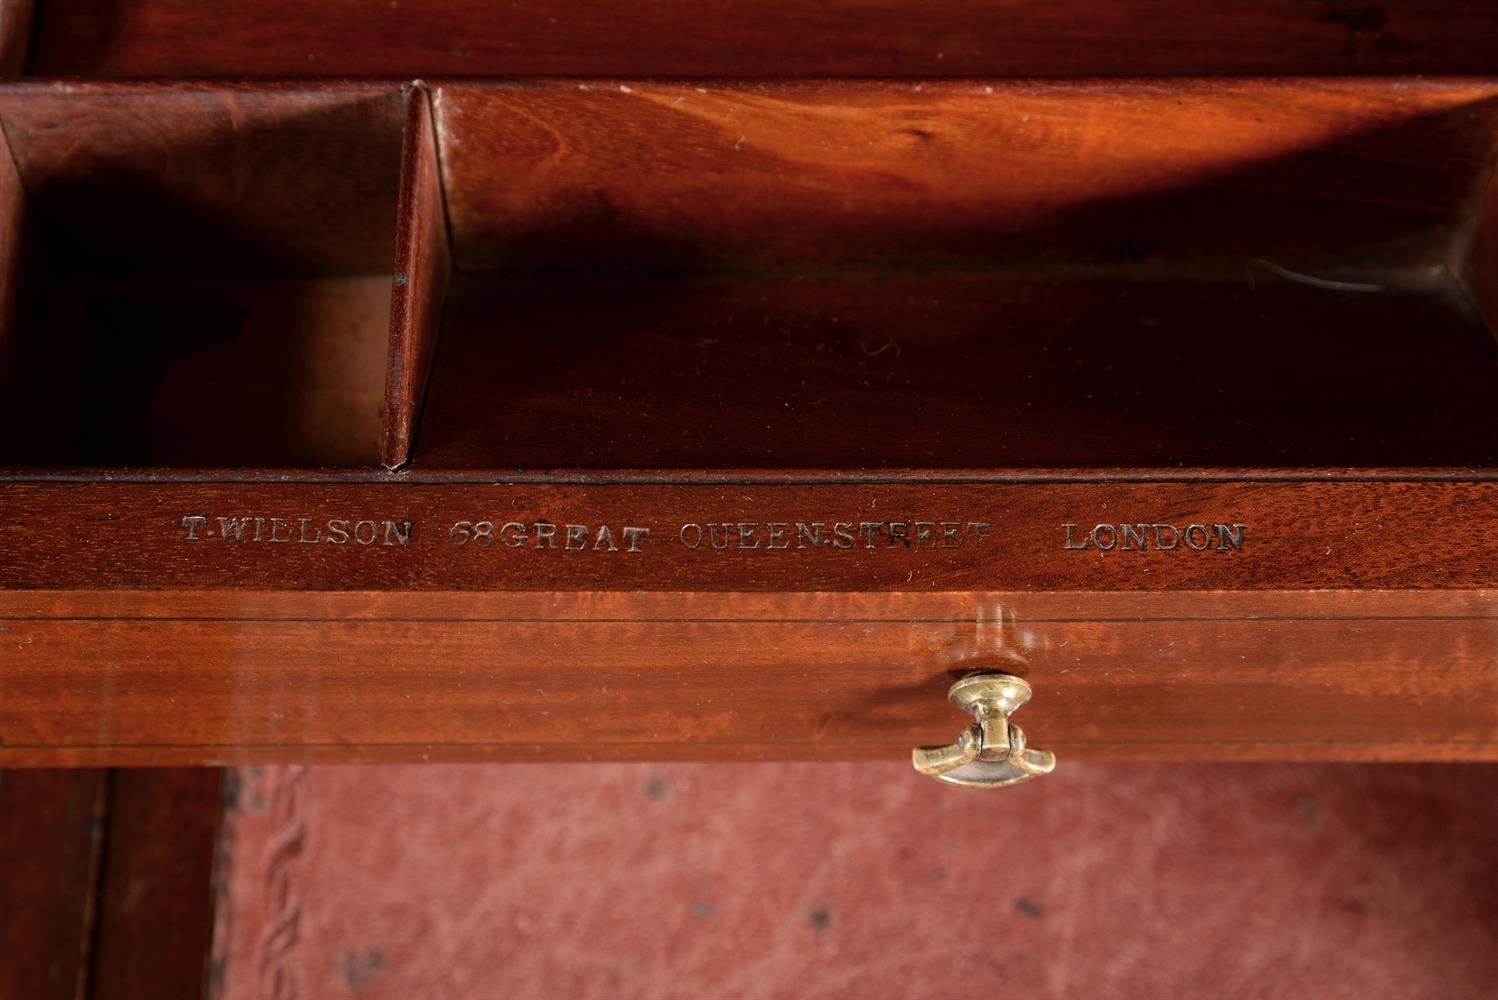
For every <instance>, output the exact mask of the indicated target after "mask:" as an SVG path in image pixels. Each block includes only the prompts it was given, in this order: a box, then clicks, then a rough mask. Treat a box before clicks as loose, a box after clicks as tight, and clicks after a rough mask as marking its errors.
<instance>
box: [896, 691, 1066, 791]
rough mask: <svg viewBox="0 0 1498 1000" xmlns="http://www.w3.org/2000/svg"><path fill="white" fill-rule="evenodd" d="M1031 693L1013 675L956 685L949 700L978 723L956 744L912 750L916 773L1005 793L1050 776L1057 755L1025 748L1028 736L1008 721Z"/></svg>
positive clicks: (968, 729) (960, 737) (949, 695)
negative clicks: (1004, 790) (1044, 776)
mask: <svg viewBox="0 0 1498 1000" xmlns="http://www.w3.org/2000/svg"><path fill="white" fill-rule="evenodd" d="M1030 693H1031V692H1030V685H1028V684H1026V683H1025V682H1024V681H1022V680H1020V679H1019V678H1018V677H1015V676H1013V675H1011V674H971V675H969V676H967V677H964V678H963V679H962V680H960V681H958V682H957V683H956V684H953V685H952V688H951V690H950V691H948V692H947V700H948V701H950V702H951V703H952V704H953V705H955V706H957V707H958V708H960V709H962V710H963V711H964V712H970V713H972V715H973V718H974V719H976V720H977V721H975V722H974V723H973V724H972V725H970V726H968V727H967V728H966V729H964V730H963V731H962V734H961V735H959V736H958V737H957V742H956V743H952V744H949V745H947V746H944V747H916V748H915V749H914V750H912V751H911V754H910V755H911V761H912V763H914V764H915V769H916V770H917V771H920V772H921V773H922V774H929V775H931V777H933V778H935V779H936V780H938V781H945V782H947V783H948V784H952V785H965V786H967V787H970V788H1002V787H1004V786H1005V785H1017V784H1019V783H1020V782H1021V781H1029V780H1030V779H1031V778H1035V777H1039V776H1040V775H1042V774H1050V773H1051V771H1052V770H1053V769H1054V768H1055V767H1056V755H1055V754H1053V753H1051V752H1050V751H1049V750H1035V749H1032V748H1030V747H1028V746H1026V745H1025V734H1024V732H1023V731H1022V730H1021V729H1020V728H1019V727H1018V726H1016V725H1015V724H1014V723H1012V722H1010V721H1009V717H1010V716H1011V715H1013V714H1014V713H1015V712H1017V711H1019V710H1020V707H1021V706H1022V705H1024V703H1025V702H1027V701H1029V700H1030Z"/></svg>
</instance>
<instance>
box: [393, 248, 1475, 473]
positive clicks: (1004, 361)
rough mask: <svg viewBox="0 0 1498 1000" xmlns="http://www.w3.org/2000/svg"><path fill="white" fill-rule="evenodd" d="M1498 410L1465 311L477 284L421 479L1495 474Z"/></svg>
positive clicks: (600, 280)
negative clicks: (463, 475)
mask: <svg viewBox="0 0 1498 1000" xmlns="http://www.w3.org/2000/svg"><path fill="white" fill-rule="evenodd" d="M1169 266H1170V265H1169V264H1164V265H1162V269H1168V267H1169ZM1414 340H1418V342H1419V345H1420V346H1419V349H1418V350H1416V349H1412V347H1411V344H1412V342H1413V341H1414ZM1495 386H1498V343H1495V341H1494V338H1493V336H1492V334H1491V332H1490V331H1489V330H1488V329H1487V328H1486V327H1485V326H1484V325H1483V323H1482V322H1481V320H1480V319H1478V318H1477V317H1476V316H1475V315H1474V313H1473V311H1472V309H1471V307H1470V303H1469V302H1468V301H1466V300H1465V299H1464V298H1462V297H1461V296H1459V295H1457V294H1456V293H1455V292H1454V291H1453V292H1452V293H1450V294H1446V293H1430V292H1421V293H1399V292H1397V291H1395V290H1392V289H1385V288H1383V287H1382V286H1378V287H1375V286H1372V285H1368V284H1366V283H1359V284H1357V285H1354V286H1350V289H1349V288H1337V287H1330V288H1328V287H1312V286H1309V285H1307V284H1306V283H1304V281H1296V280H1289V279H1287V278H1285V277H1284V276H1282V275H1278V274H1275V273H1273V272H1272V271H1270V270H1268V269H1267V268H1263V267H1245V269H1244V271H1243V273H1242V274H1241V275H1240V276H1239V277H1238V278H1237V279H1235V280H1233V281H1202V280H1196V279H1187V280H1171V279H1168V278H1165V277H1164V276H1157V277H1156V278H1155V280H1153V281H1141V280H1100V279H1098V278H1095V277H1094V278H1091V279H1084V280H1072V279H1068V278H1067V277H1065V276H1055V275H1052V276H1040V275H1037V276H1031V277H1027V278H1024V279H1015V278H1014V277H1013V276H1009V275H1004V274H1001V273H995V272H993V271H989V270H982V269H975V270H972V271H964V272H962V273H954V272H951V271H942V272H938V273H931V272H923V271H920V270H919V269H916V268H912V269H909V270H899V271H895V270H890V271H882V270H879V271H858V272H851V273H850V272H843V273H838V274H827V273H818V272H814V271H813V272H803V271H799V270H797V271H790V270H788V271H786V272H785V273H779V274H773V275H766V274H734V275H727V274H716V273H709V274H691V273H683V272H676V271H673V272H636V273H619V272H612V273H587V272H577V271H570V272H551V273H547V272H540V273H531V272H500V271H493V272H486V273H483V274H474V273H464V274H460V275H458V276H457V277H455V279H454V281H453V284H452V289H451V291H450V293H449V295H448V307H447V312H446V315H445V319H444V328H443V334H442V340H441V342H440V344H439V346H438V350H437V358H436V362H435V368H434V370H433V374H432V382H431V387H430V389H429V391H428V393H427V405H426V409H425V411H424V413H423V416H422V427H421V433H420V435H419V437H418V440H417V444H416V450H415V455H414V458H413V462H412V464H413V467H414V468H415V469H416V470H417V471H422V470H452V469H468V470H473V471H474V472H475V473H478V472H479V471H480V470H496V469H505V470H511V469H549V468H593V469H599V470H607V469H724V470H731V469H742V468H773V467H781V468H784V469H786V470H794V469H806V468H845V469H850V470H858V469H863V470H870V469H889V468H892V467H893V468H902V467H904V468H909V467H926V468H930V467H946V468H953V467H956V468H984V467H987V468H992V469H1016V468H1026V467H1040V468H1056V467H1075V468H1079V469H1100V468H1117V467H1119V466H1188V467H1202V466H1219V467H1220V466H1228V467H1250V466H1258V467H1261V468H1264V467H1268V468H1280V467H1284V466H1322V467H1332V468H1342V467H1347V466H1357V465H1362V464H1373V465H1383V466H1390V465H1413V466H1431V465H1446V466H1451V467H1456V468H1461V467H1473V466H1478V467H1492V466H1493V465H1494V464H1495V463H1498V393H1495V392H1494V391H1493V389H1494V387H1495ZM787 474H788V475H789V474H790V473H789V472H788V473H787Z"/></svg>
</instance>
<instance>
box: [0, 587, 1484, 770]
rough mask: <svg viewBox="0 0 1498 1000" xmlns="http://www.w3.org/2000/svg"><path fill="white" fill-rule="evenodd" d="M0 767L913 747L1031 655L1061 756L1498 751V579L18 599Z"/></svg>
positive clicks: (12, 615)
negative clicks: (961, 697)
mask: <svg viewBox="0 0 1498 1000" xmlns="http://www.w3.org/2000/svg"><path fill="white" fill-rule="evenodd" d="M0 608H3V613H4V621H3V625H0V627H3V628H4V630H5V631H4V633H3V645H0V650H3V652H4V656H3V659H0V740H3V743H4V746H3V750H0V762H3V763H4V764H16V765H23V764H59V763H68V764H83V763H89V764H97V763H109V764H130V763H146V762H150V763H167V762H194V763H197V762H219V761H271V760H281V759H285V760H291V759H296V760H303V759H319V760H342V761H348V760H392V761H396V760H401V761H404V760H501V759H529V758H540V759H589V758H596V759H601V758H661V757H680V758H710V759H754V758H771V759H798V758H816V759H862V758H898V757H901V756H902V755H904V754H905V753H906V752H907V751H908V748H909V747H910V746H912V745H915V744H917V743H930V742H944V741H946V740H949V739H950V738H951V737H952V736H953V735H954V734H955V733H956V731H957V730H958V729H959V728H960V726H961V722H962V717H961V716H960V715H958V714H957V713H956V712H954V711H953V710H952V709H951V708H950V706H948V705H947V704H946V701H945V697H944V695H945V691H946V688H947V685H948V684H949V683H950V682H951V681H952V680H953V679H954V678H955V677H957V676H960V675H962V674H963V673H966V672H968V671H970V670H975V669H979V668H983V667H994V666H998V667H1003V668H1010V664H1011V661H1010V659H1009V657H1010V656H1012V655H1015V654H1017V655H1020V656H1022V657H1023V658H1024V659H1025V660H1026V661H1027V662H1028V668H1027V669H1026V670H1025V671H1024V672H1025V673H1026V676H1027V677H1028V679H1029V680H1030V682H1031V684H1032V685H1033V686H1034V688H1035V691H1036V696H1035V699H1034V701H1033V702H1032V703H1031V705H1030V706H1029V707H1027V708H1026V709H1025V717H1024V723H1025V727H1026V730H1027V732H1029V733H1030V734H1031V738H1032V740H1033V741H1034V742H1035V743H1037V744H1043V745H1045V746H1048V747H1050V748H1051V749H1054V750H1056V751H1057V753H1058V754H1059V755H1061V757H1062V759H1063V760H1119V759H1175V758H1183V759H1289V758H1319V759H1489V758H1498V750H1495V748H1498V744H1495V743H1494V739H1495V736H1498V669H1495V668H1498V599H1495V598H1494V597H1493V596H1492V595H1490V594H1486V593H1482V592H1474V591H1454V592H1443V593H1427V594H1405V595H1395V594H1378V593H1349V594H1340V595H1339V594H1332V593H1307V592H1299V593H1288V592H1285V593H1267V594H1257V595H1245V594H1223V593H1186V594H1169V595H1138V594H1102V593H1097V594H1070V595H1058V594H981V595H980V594H970V593H964V594H951V593H943V594H926V595H912V594H886V595H871V594H860V595H848V594H716V595H715V594H509V595H495V594H453V593H443V594H420V595H411V594H406V595H390V594H370V593H341V594H330V593H313V594H302V595H286V594H271V593H258V594H217V595H205V594H172V593H144V592H124V593H119V592H115V593H104V592H57V593H39V594H29V595H27V594H8V595H5V596H4V597H3V604H0Z"/></svg>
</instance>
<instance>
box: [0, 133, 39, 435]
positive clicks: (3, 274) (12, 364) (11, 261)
mask: <svg viewBox="0 0 1498 1000" xmlns="http://www.w3.org/2000/svg"><path fill="white" fill-rule="evenodd" d="M25 232H26V191H25V188H23V187H22V185H21V177H20V175H19V174H18V173H16V163H15V158H14V156H13V155H12V154H11V149H10V142H9V141H8V140H7V139H6V138H5V133H4V130H3V129H0V373H5V372H14V371H16V370H18V369H25V368H29V367H30V364H29V358H28V345H27V343H26V341H25V338H23V337H21V336H20V335H19V332H18V329H17V327H18V323H19V316H18V315H17V314H18V310H19V308H20V305H21V302H22V299H23V296H24V288H25V272H24V270H23V268H24V265H25V260H24V256H23V245H24V238H25ZM0 384H3V385H4V386H5V387H6V389H7V390H8V391H7V392H6V393H5V395H6V397H7V398H6V399H4V400H0V416H3V417H4V423H5V425H6V426H7V427H15V426H19V425H21V421H22V420H23V418H24V417H25V415H26V414H27V412H28V410H29V408H30V402H31V399H32V393H33V392H34V391H35V390H34V387H33V386H30V385H26V384H23V383H21V382H20V380H15V379H13V378H6V377H3V376H0Z"/></svg>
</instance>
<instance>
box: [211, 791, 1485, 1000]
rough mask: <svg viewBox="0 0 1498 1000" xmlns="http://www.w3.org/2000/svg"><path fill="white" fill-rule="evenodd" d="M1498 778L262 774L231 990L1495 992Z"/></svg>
mask: <svg viewBox="0 0 1498 1000" xmlns="http://www.w3.org/2000/svg"><path fill="white" fill-rule="evenodd" d="M1494 773H1495V772H1494V771H1493V770H1492V769H1490V768H1484V767H1481V766H1398V767H1393V766H1376V765H1367V766H1365V765H1359V766H1339V765H1325V766H1306V765H1288V766H1286V765H1276V766H1251V765H1217V766H1180V767H1169V766H1136V767H1128V766H1122V765H1109V766H1103V765H1092V766H1078V765H1070V766H1068V765H1067V764H1066V763H1065V762H1063V763H1062V766H1061V768H1060V769H1059V770H1058V771H1057V773H1056V774H1055V775H1053V776H1051V777H1049V778H1046V779H1043V780H1040V781H1036V782H1033V783H1031V784H1029V785H1025V786H1021V787H1016V788H1011V789H1007V790H1004V791H1002V792H995V793H984V792H974V791H971V790H967V789H955V788H949V787H945V786H941V785H938V784H937V783H935V782H933V781H930V780H928V779H925V778H922V777H920V776H918V775H916V774H915V773H913V772H911V771H910V770H909V769H908V768H907V767H904V766H898V765H815V764H775V765H769V764H765V765H750V764H743V765H735V764H728V765H722V764H720V765H626V764H601V765H591V766H589V765H563V766H557V765H541V764H535V765H513V766H494V767H467V766H454V767H424V768H417V767H409V768H395V767H389V768H357V767H328V768H312V769H308V770H295V769H263V770H254V769H248V770H241V771H239V772H237V776H238V780H239V785H238V789H237V791H235V792H234V794H233V805H232V808H231V811H230V813H229V816H228V821H227V823H226V824H225V830H224V838H225V839H224V845H223V864H222V868H221V875H222V876H223V889H224V894H223V896H222V898H221V900H220V902H221V914H220V920H219V926H218V928H217V931H218V939H217V943H216V957H217V961H218V962H219V965H218V967H217V980H216V985H217V996H218V997H220V998H222V1000H251V998H267V997H277V998H292V997H315V998H338V997H362V998H380V1000H383V998H392V1000H397V998H398V1000H408V998H422V997H441V998H450V1000H462V998H480V997H482V998H492V997H505V998H521V997H548V998H550V997H563V998H572V997H611V998H612V997H692V998H698V1000H701V998H731V997H745V998H779V997H788V998H789V997H794V998H817V997H827V998H839V1000H842V998H847V997H859V998H871V997H912V996H958V995H962V996H969V995H984V994H988V993H992V992H995V991H999V990H1001V991H1002V993H1003V995H1006V996H1012V997H1018V996H1025V997H1088V998H1094V1000H1106V998H1112V997H1118V998H1136V997H1149V996H1164V997H1177V998H1180V997H1214V998H1215V997H1255V998H1258V997H1318V998H1339V997H1345V998H1356V1000H1368V998H1377V997H1400V998H1411V997H1416V998H1418V997H1442V998H1466V997H1485V996H1493V995H1494V993H1495V989H1498V949H1495V948H1494V947H1493V941H1494V933H1495V929H1498V797H1495V796H1493V795H1492V794H1491V789H1492V782H1493V776H1494Z"/></svg>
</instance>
